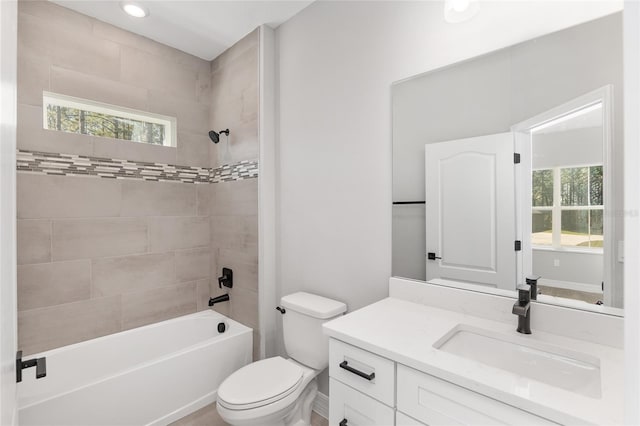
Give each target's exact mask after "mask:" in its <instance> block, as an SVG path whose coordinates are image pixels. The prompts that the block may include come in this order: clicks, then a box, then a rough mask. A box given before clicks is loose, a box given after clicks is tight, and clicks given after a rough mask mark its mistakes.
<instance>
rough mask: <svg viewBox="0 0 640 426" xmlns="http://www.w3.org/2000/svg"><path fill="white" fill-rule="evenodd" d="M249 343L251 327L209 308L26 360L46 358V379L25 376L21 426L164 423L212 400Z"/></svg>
mask: <svg viewBox="0 0 640 426" xmlns="http://www.w3.org/2000/svg"><path fill="white" fill-rule="evenodd" d="M220 323H224V324H225V331H224V332H222V333H220V332H219V331H218V329H219V326H218V325H219V324H220ZM252 340H253V339H252V330H251V329H250V328H248V327H245V326H244V325H242V324H240V323H238V322H235V321H233V320H231V319H229V318H227V317H225V316H223V315H220V314H218V313H216V312H214V311H212V310H207V311H202V312H198V313H195V314H191V315H185V316H183V317H179V318H175V319H172V320H168V321H163V322H160V323H157V324H152V325H148V326H144V327H140V328H135V329H132V330H127V331H123V332H121V333H117V334H112V335H109V336H104V337H100V338H97V339H93V340H89V341H86V342H82V343H77V344H74V345H69V346H65V347H62V348H57V349H53V350H50V351H47V352H42V353H39V354H35V355H33V356H29V357H28V358H32V357H42V356H45V357H47V376H46V377H44V378H42V379H38V380H36V379H35V371H34V369H33V368H30V369H27V370H24V372H23V376H22V377H23V381H22V383H19V384H18V410H19V411H18V416H19V417H18V419H19V424H20V425H21V426H28V425H48V426H53V425H61V426H62V425H64V426H71V425H78V426H93V425H110V426H115V425H166V424H168V423H170V422H172V421H174V420H177V419H179V418H181V417H183V416H186V415H187V414H189V413H191V412H193V411H196V410H198V409H199V408H202V407H204V406H205V405H207V404H210V403H212V402H214V401H215V400H216V395H217V389H218V386H219V385H220V383H221V382H222V381H223V380H224V379H225V378H226V377H227V376H228V375H229V374H231V373H232V372H234V371H235V370H237V369H239V368H240V367H242V366H244V365H246V364H248V363H250V362H251V358H252Z"/></svg>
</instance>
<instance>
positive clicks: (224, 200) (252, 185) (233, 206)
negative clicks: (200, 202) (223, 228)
mask: <svg viewBox="0 0 640 426" xmlns="http://www.w3.org/2000/svg"><path fill="white" fill-rule="evenodd" d="M211 186H212V188H213V199H214V200H215V202H213V203H211V215H212V216H233V215H241V216H250V215H257V214H258V179H246V180H239V181H233V182H220V183H215V184H212V185H211Z"/></svg>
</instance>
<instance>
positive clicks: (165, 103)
mask: <svg viewBox="0 0 640 426" xmlns="http://www.w3.org/2000/svg"><path fill="white" fill-rule="evenodd" d="M149 107H150V109H151V108H153V110H152V111H151V112H155V113H158V114H163V115H170V116H172V117H177V120H178V129H180V131H188V132H192V133H196V134H201V135H206V134H207V133H208V132H209V130H211V129H209V124H208V122H209V109H210V108H209V105H203V104H201V103H199V102H197V101H195V100H193V101H188V100H185V99H180V98H176V97H175V96H171V94H169V93H167V92H166V91H162V90H159V89H151V90H149Z"/></svg>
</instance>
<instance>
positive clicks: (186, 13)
mask: <svg viewBox="0 0 640 426" xmlns="http://www.w3.org/2000/svg"><path fill="white" fill-rule="evenodd" d="M50 1H52V2H53V3H57V4H59V5H61V6H64V7H67V8H69V9H72V10H75V11H76V12H80V13H82V14H84V15H88V16H92V17H94V18H97V19H99V20H101V21H104V22H107V23H109V24H112V25H115V26H116V27H120V28H123V29H125V30H128V31H131V32H133V33H136V34H140V35H143V36H145V37H148V38H150V39H152V40H155V41H157V42H159V43H162V44H166V45H167V46H171V47H175V48H176V49H179V50H182V51H183V52H187V53H190V54H192V55H195V56H198V57H200V58H202V59H206V60H211V59H213V58H215V57H216V56H218V55H219V54H221V53H222V52H224V51H225V50H226V49H227V48H229V47H231V46H232V45H233V44H234V43H235V42H237V41H238V40H240V39H241V38H242V37H244V36H245V35H247V34H248V33H250V32H251V31H252V30H254V29H255V28H256V27H258V26H259V25H262V24H266V25H269V26H271V27H273V28H275V27H277V26H278V25H280V24H282V23H283V22H285V21H286V20H288V19H289V18H291V17H292V16H294V15H295V14H296V13H298V12H300V11H301V10H302V9H304V8H305V7H307V6H308V5H309V4H311V3H312V2H313V0H289V1H271V0H259V1H243V0H226V1H218V0H200V1H192V0H173V1H156V0H151V1H148V0H147V1H144V0H143V1H135V2H136V3H138V4H140V5H143V6H145V7H146V8H147V9H149V12H150V14H149V16H147V17H146V18H132V17H130V16H128V15H126V14H125V13H124V12H123V11H122V9H121V8H120V2H119V1H118V0H84V1H78V0H50Z"/></svg>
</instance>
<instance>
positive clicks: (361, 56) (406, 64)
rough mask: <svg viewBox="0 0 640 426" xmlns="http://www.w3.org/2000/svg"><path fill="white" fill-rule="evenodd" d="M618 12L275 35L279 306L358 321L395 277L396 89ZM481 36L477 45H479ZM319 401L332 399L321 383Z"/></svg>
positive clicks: (337, 9)
mask: <svg viewBox="0 0 640 426" xmlns="http://www.w3.org/2000/svg"><path fill="white" fill-rule="evenodd" d="M619 6H620V3H618V2H585V3H576V2H482V6H481V7H482V10H481V12H480V14H479V15H478V16H477V17H476V18H475V19H473V20H472V21H470V22H468V23H465V24H461V25H451V24H447V23H445V22H444V20H443V19H442V3H440V2H391V1H388V2H331V1H319V2H316V3H313V4H312V5H311V6H309V7H308V8H306V9H304V10H303V11H302V12H301V13H299V14H298V15H296V16H295V17H293V18H292V19H291V20H289V21H287V22H286V23H285V24H283V25H281V26H280V27H279V28H278V30H277V32H276V37H277V40H276V48H277V55H278V58H277V68H278V82H277V84H278V92H277V96H278V98H279V99H278V108H279V117H278V121H277V126H278V128H277V136H276V139H277V141H278V151H279V152H278V159H277V161H278V169H279V175H278V186H277V196H278V201H277V211H278V213H277V214H278V218H277V221H278V229H277V239H278V248H277V254H278V260H277V262H278V264H277V279H278V281H279V286H280V289H281V294H287V293H290V292H293V291H297V290H306V291H311V292H315V293H317V294H321V295H324V296H327V297H333V298H336V299H339V300H342V301H344V302H346V303H347V304H348V306H349V310H350V311H353V310H354V309H358V308H360V307H362V306H364V305H367V304H369V303H371V302H373V301H376V300H378V299H381V298H384V297H385V296H387V294H388V291H387V285H388V278H389V276H390V274H391V83H392V82H394V81H396V80H399V79H402V78H406V77H409V76H412V75H415V74H418V73H421V72H425V71H428V70H431V69H435V68H438V67H441V66H444V65H446V64H450V63H453V62H457V61H460V60H463V59H467V58H470V57H474V56H477V55H480V54H483V53H486V52H489V51H492V50H495V49H498V48H501V47H505V46H509V45H512V44H514V43H518V42H521V41H523V40H527V39H529V38H533V37H536V36H539V35H541V34H545V33H549V32H551V31H554V30H558V29H561V28H564V27H567V26H570V25H574V24H577V23H579V22H584V21H587V20H589V19H593V18H595V17H597V16H602V15H604V14H607V13H611V12H614V11H615V10H619ZM480 35H482V36H480ZM320 390H321V391H322V392H324V393H326V392H327V390H328V389H327V385H326V378H325V379H323V380H321V386H320Z"/></svg>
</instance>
